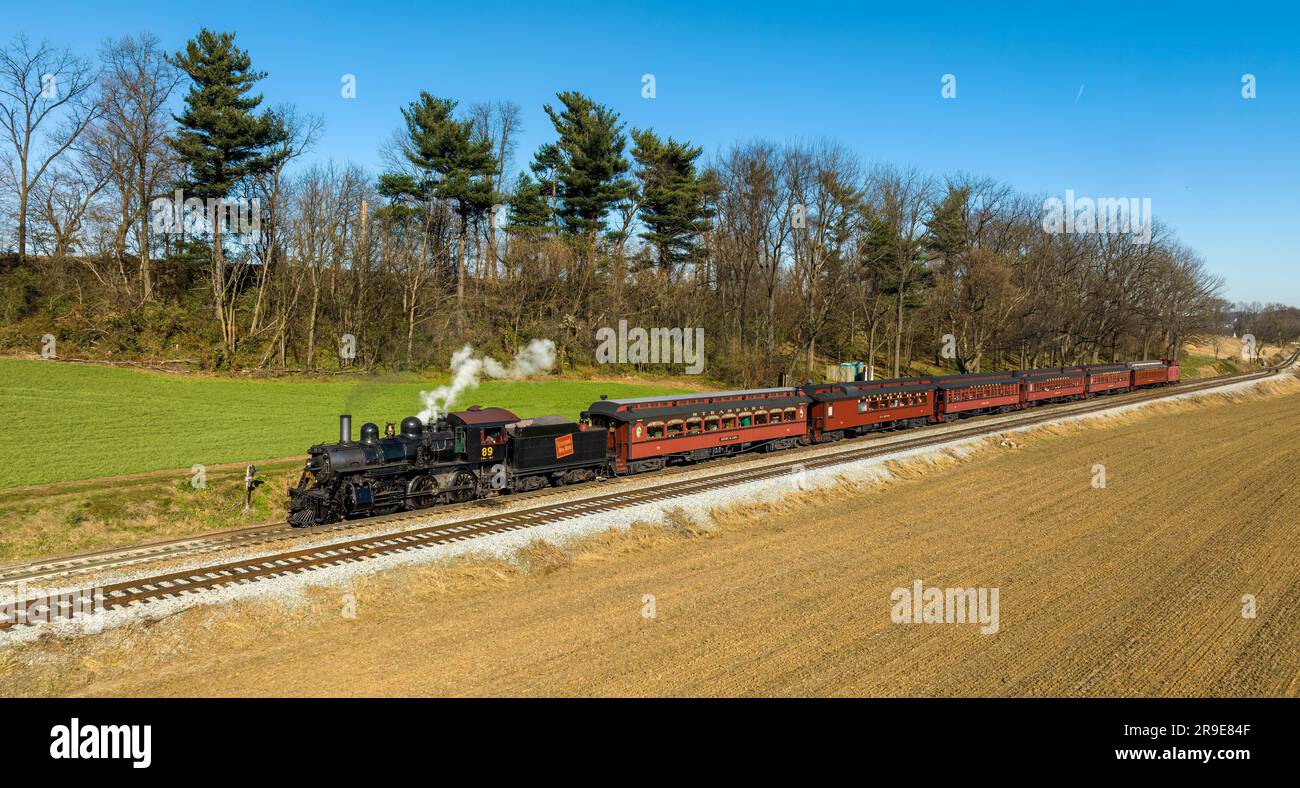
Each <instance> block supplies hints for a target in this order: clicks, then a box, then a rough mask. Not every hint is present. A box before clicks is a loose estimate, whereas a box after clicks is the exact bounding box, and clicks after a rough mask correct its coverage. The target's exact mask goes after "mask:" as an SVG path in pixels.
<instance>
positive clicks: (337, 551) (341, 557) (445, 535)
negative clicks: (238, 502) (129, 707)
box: [0, 351, 1300, 631]
mask: <svg viewBox="0 0 1300 788" xmlns="http://www.w3.org/2000/svg"><path fill="white" fill-rule="evenodd" d="M1297 355H1300V351H1298V352H1297V354H1295V355H1292V356H1291V358H1290V359H1289V360H1288V361H1287V362H1285V363H1284V364H1282V365H1280V366H1279V367H1277V368H1275V369H1271V370H1267V371H1262V372H1256V373H1249V374H1246V375H1234V376H1228V377H1222V378H1215V379H1212V380H1206V381H1199V382H1196V383H1191V384H1186V385H1181V386H1179V387H1177V388H1174V389H1154V390H1144V391H1142V392H1136V393H1134V394H1131V395H1128V396H1117V397H1108V398H1106V399H1105V400H1086V401H1083V402H1079V403H1073V404H1072V405H1071V406H1064V407H1054V408H1045V409H1041V410H1040V409H1035V410H1028V411H1020V412H1018V413H1017V414H1016V416H1018V418H1015V419H1012V420H1005V421H999V422H998V423H995V424H994V423H988V422H983V423H978V424H973V425H971V426H969V427H964V428H960V429H949V430H942V431H937V432H935V431H929V430H924V429H923V430H920V431H918V432H919V433H920V434H917V435H915V436H913V437H909V438H906V439H904V440H900V441H893V442H890V443H888V444H884V445H881V444H878V443H867V444H857V445H854V446H853V447H852V448H847V449H845V450H843V451H838V452H833V453H826V454H819V455H815V456H799V455H800V452H793V453H791V454H788V455H787V456H785V457H783V459H782V460H781V461H779V462H775V463H772V464H768V465H764V466H762V467H758V468H741V469H736V470H731V471H723V472H721V473H717V474H713V475H710V476H691V477H690V478H683V479H677V480H668V481H665V482H663V483H661V484H656V485H653V486H649V487H644V488H641V489H636V490H630V491H625V492H618V493H610V494H605V495H595V496H592V497H590V498H585V499H582V500H578V501H565V502H561V503H555V504H550V505H543V506H538V507H534V508H531V509H525V510H520V511H512V512H499V513H495V514H492V513H489V514H486V515H482V516H478V517H473V518H469V519H465V520H460V521H456V522H452V523H443V524H439V525H430V526H427V527H424V528H415V529H411V530H404V531H395V532H389V533H383V534H375V535H369V536H364V537H360V538H356V539H352V540H347V541H343V542H337V543H334V544H327V545H318V546H311V547H306V548H301V549H297V550H288V551H284V552H279V553H275V554H272V555H267V556H262V557H255V558H245V559H240V560H234V561H229V562H224V563H219V564H214V565H210V566H204V567H199V568H195V569H188V570H184V571H176V572H169V573H161V574H157V575H153V576H148V577H143V578H139V579H135V580H128V581H123V582H119V583H113V584H109V585H106V586H103V587H102V588H99V589H98V590H99V591H100V592H101V593H102V607H103V609H106V610H112V609H118V608H122V607H127V606H133V605H142V604H147V603H149V602H151V601H158V600H165V599H174V598H177V597H180V596H184V595H187V594H194V593H200V592H203V591H206V590H211V589H216V588H221V587H226V586H232V585H242V584H247V583H251V582H256V581H257V580H261V579H266V578H274V577H282V576H287V575H294V574H300V573H303V572H309V571H313V570H316V569H321V568H324V567H330V566H337V565H341V564H346V563H352V562H357V561H364V560H367V559H370V558H376V557H380V556H386V555H394V554H398V553H404V552H409V551H413V550H419V549H423V548H427V547H432V546H435V545H441V544H448V543H452V542H460V541H465V540H468V539H474V538H478V537H482V536H487V535H491V534H499V533H505V532H509V531H518V530H521V529H526V528H534V527H537V526H540V525H546V524H551V523H557V522H562V521H564V520H568V519H573V518H576V517H582V516H586V515H590V514H597V513H602V512H613V511H617V510H620V509H626V508H628V507H632V506H640V505H643V504H648V503H658V502H667V501H671V500H673V499H677V498H684V497H687V496H691V495H696V494H699V493H702V492H708V491H711V490H717V489H722V488H726V487H731V486H735V485H739V484H746V483H750V482H757V481H765V480H772V479H780V478H790V475H791V473H792V472H794V471H796V470H814V469H819V468H830V467H835V466H838V465H844V464H847V463H852V462H857V461H860V460H865V459H871V458H876V457H883V456H888V455H891V454H896V453H898V452H903V451H909V450H913V449H920V448H928V447H933V446H938V445H942V444H945V443H950V442H952V441H957V440H963V439H967V438H973V437H983V436H989V435H995V434H997V433H999V432H1004V431H1006V430H1009V429H1020V428H1024V427H1026V426H1033V425H1036V424H1042V423H1045V422H1050V421H1055V420H1057V419H1060V418H1062V417H1068V416H1075V415H1082V414H1087V413H1095V412H1100V411H1105V410H1110V409H1113V408H1116V407H1120V406H1123V405H1130V404H1134V403H1136V402H1143V401H1149V400H1157V399H1163V398H1166V397H1170V396H1175V395H1178V394H1185V393H1188V392H1193V391H1199V390H1205V389H1213V388H1219V387H1222V386H1224V385H1228V384H1231V383H1240V382H1244V381H1248V380H1254V379H1258V378H1263V377H1267V376H1270V375H1272V374H1275V372H1276V371H1277V370H1278V369H1283V368H1286V367H1288V366H1290V365H1291V364H1292V363H1294V362H1295V360H1296V357H1297ZM818 448H825V446H824V445H823V446H820V447H818ZM659 478H661V479H662V478H663V477H659ZM561 489H564V490H568V489H574V488H561ZM471 506H472V505H471ZM443 511H446V510H443ZM428 514H429V512H428V511H425V512H410V513H405V514H403V515H395V516H391V517H392V518H393V519H392V522H402V521H410V520H416V519H419V518H421V517H427V516H428ZM375 519H376V518H372V519H369V520H365V521H358V522H357V523H355V524H346V523H345V524H341V525H342V527H343V528H347V527H359V526H360V525H366V526H373V525H374V524H375ZM289 530H290V529H288V527H287V526H280V527H266V526H254V527H252V528H248V529H241V530H239V531H229V532H224V533H223V534H220V535H217V536H213V537H207V538H206V539H204V538H196V539H188V540H173V541H169V542H162V543H157V544H155V545H144V546H140V547H138V548H131V549H129V550H126V551H118V552H117V553H116V555H118V556H119V557H121V559H122V563H135V562H139V561H145V560H152V559H154V558H158V557H173V556H184V555H189V554H193V553H189V554H187V553H181V552H175V553H172V554H168V553H167V552H166V551H165V549H166V548H174V547H175V546H177V545H181V546H183V545H185V544H187V543H189V544H195V545H197V546H198V547H201V548H202V549H198V550H195V551H194V552H196V553H202V552H208V551H211V550H218V549H227V548H230V547H234V546H237V547H248V546H255V545H258V544H262V543H266V542H272V541H275V540H276V538H277V537H278V538H281V539H282V538H284V535H283V534H284V531H289ZM293 530H295V531H296V530H297V529H293ZM332 530H341V529H340V528H338V527H335V528H328V529H320V528H317V529H313V530H312V531H311V532H310V535H313V536H315V535H319V534H322V533H329V532H330V531H332ZM259 540H261V541H259ZM151 550H152V552H150V551H151ZM94 555H99V554H92V555H91V556H77V557H69V558H66V559H55V560H51V561H48V562H45V563H43V564H41V563H40V562H36V563H33V564H29V565H27V567H26V568H28V574H27V576H28V577H31V576H34V575H37V574H38V573H39V571H40V570H38V569H31V567H37V566H44V567H46V568H47V569H48V570H53V571H64V572H66V571H68V570H67V567H69V566H71V565H72V564H71V563H70V562H73V561H75V560H77V559H78V558H82V559H86V558H93V557H94ZM128 556H129V557H128ZM119 565H120V564H119ZM103 566H104V564H103V563H101V564H100V565H99V567H96V568H102V567H103ZM59 567H63V569H60V568H59ZM40 576H42V577H49V576H50V575H49V574H45V575H40ZM95 590H96V589H89V588H88V589H85V593H86V594H91V593H93V592H94V591H95ZM76 596H77V594H76V593H75V592H74V593H73V594H71V595H64V596H63V597H61V598H50V597H42V596H34V597H30V598H28V599H27V600H25V604H24V605H23V607H24V609H25V610H26V611H27V617H28V619H32V620H48V619H59V618H69V617H71V616H73V615H76V614H77V613H78V612H79V611H78V610H77V609H76V607H75V605H74V604H73V603H72V602H71V601H70V600H71V599H72V598H75V597H76ZM83 598H87V597H83ZM17 625H19V623H17V622H15V621H12V620H0V631H3V630H6V629H9V628H11V627H13V626H17Z"/></svg>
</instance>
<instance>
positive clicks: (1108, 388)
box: [1083, 364, 1133, 397]
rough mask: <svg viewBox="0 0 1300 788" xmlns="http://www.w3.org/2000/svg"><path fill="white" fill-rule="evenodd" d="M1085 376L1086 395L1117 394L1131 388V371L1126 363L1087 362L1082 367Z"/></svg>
mask: <svg viewBox="0 0 1300 788" xmlns="http://www.w3.org/2000/svg"><path fill="white" fill-rule="evenodd" d="M1083 371H1084V373H1085V375H1086V376H1087V379H1088V382H1087V396H1089V397H1091V396H1094V395H1097V394H1118V393H1119V392H1121V391H1129V390H1130V389H1132V388H1133V371H1132V370H1130V369H1129V368H1128V364H1089V365H1087V366H1085V367H1084V368H1083Z"/></svg>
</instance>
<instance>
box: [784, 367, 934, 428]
mask: <svg viewBox="0 0 1300 788" xmlns="http://www.w3.org/2000/svg"><path fill="white" fill-rule="evenodd" d="M802 391H803V393H804V394H805V395H807V396H808V397H809V398H810V399H811V400H812V404H811V405H809V406H808V408H809V410H808V413H809V417H808V425H809V435H810V438H811V440H813V441H814V442H818V443H820V442H822V441H835V440H839V439H841V438H843V437H845V436H846V435H862V434H863V433H866V432H870V431H872V430H880V429H890V428H893V427H912V426H918V425H921V424H925V423H926V422H930V421H934V401H935V394H934V392H935V387H934V384H933V383H932V382H931V381H930V378H894V379H890V380H861V381H855V382H853V383H820V384H809V385H807V386H804V387H803V388H802Z"/></svg>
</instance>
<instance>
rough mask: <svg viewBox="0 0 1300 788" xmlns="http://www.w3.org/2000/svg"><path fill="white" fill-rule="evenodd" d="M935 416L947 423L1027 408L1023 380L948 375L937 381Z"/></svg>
mask: <svg viewBox="0 0 1300 788" xmlns="http://www.w3.org/2000/svg"><path fill="white" fill-rule="evenodd" d="M934 384H935V387H936V388H937V389H938V391H937V393H936V396H937V401H936V403H935V417H936V418H937V420H939V421H947V420H948V419H951V418H958V417H961V416H963V415H974V414H976V413H1006V412H1008V411H1012V410H1019V409H1020V408H1022V407H1024V405H1023V403H1022V402H1021V400H1020V379H1019V378H1016V377H1012V376H1010V375H1006V374H1003V373H973V374H969V375H947V376H944V377H940V378H935V379H934Z"/></svg>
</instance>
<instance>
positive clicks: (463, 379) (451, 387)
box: [419, 339, 555, 424]
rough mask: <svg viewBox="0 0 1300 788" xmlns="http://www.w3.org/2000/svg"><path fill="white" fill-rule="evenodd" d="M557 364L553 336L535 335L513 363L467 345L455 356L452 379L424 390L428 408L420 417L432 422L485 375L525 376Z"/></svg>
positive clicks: (499, 376) (502, 376) (544, 370)
mask: <svg viewBox="0 0 1300 788" xmlns="http://www.w3.org/2000/svg"><path fill="white" fill-rule="evenodd" d="M554 366H555V343H554V342H552V341H551V340H549V339H534V340H533V341H531V342H529V343H528V344H527V345H526V346H524V347H522V348H520V349H519V352H518V353H515V358H514V361H512V362H511V363H510V366H506V365H504V364H502V363H501V362H500V361H497V360H496V359H494V358H492V357H491V356H475V355H474V348H472V347H470V346H469V345H466V346H465V347H463V348H461V349H460V350H457V351H456V352H455V353H453V354H452V356H451V382H450V383H448V384H447V385H445V386H439V387H438V388H436V389H434V390H433V391H421V392H420V398H421V399H422V400H424V410H422V411H420V414H419V419H420V421H423V422H424V423H425V424H429V423H431V422H432V421H434V420H435V419H437V418H438V417H439V416H440V415H442V414H443V413H446V412H447V411H448V410H450V409H451V406H452V405H454V404H455V403H456V400H457V399H458V398H459V397H460V395H461V394H464V393H465V392H466V391H469V390H470V389H473V388H477V387H478V384H479V382H480V381H481V380H482V377H483V375H485V374H486V375H487V376H488V377H489V378H505V379H508V380H522V379H523V378H526V377H528V376H529V375H536V374H538V373H539V372H549V371H550V370H551V368H552V367H554Z"/></svg>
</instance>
